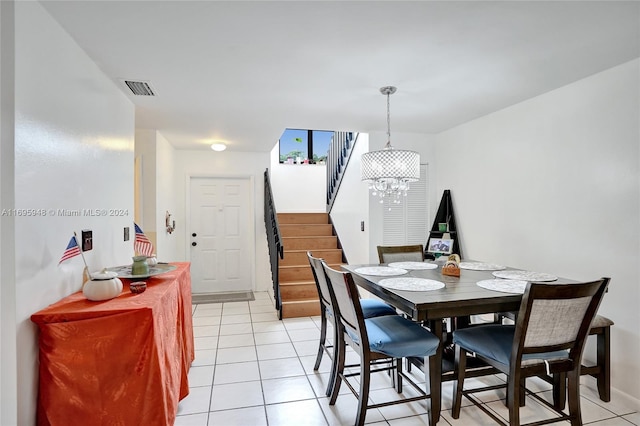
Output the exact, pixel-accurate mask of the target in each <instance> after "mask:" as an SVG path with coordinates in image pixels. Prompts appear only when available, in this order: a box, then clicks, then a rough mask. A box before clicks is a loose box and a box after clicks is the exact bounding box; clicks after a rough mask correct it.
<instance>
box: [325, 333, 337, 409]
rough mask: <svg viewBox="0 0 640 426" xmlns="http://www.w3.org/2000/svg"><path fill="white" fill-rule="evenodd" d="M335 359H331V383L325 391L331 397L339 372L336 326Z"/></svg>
mask: <svg viewBox="0 0 640 426" xmlns="http://www.w3.org/2000/svg"><path fill="white" fill-rule="evenodd" d="M332 328H333V357H331V372H330V373H329V383H328V384H327V390H326V391H325V395H327V396H330V395H331V393H332V391H333V387H334V386H335V385H336V376H337V374H338V373H337V371H338V367H337V364H338V355H337V353H338V336H339V335H338V327H337V325H336V324H334V325H333V327H332Z"/></svg>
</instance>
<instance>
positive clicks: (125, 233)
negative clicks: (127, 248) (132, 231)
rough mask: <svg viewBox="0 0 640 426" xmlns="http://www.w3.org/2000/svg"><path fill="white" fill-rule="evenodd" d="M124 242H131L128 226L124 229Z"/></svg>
mask: <svg viewBox="0 0 640 426" xmlns="http://www.w3.org/2000/svg"><path fill="white" fill-rule="evenodd" d="M124 240H125V241H129V227H128V226H125V227H124Z"/></svg>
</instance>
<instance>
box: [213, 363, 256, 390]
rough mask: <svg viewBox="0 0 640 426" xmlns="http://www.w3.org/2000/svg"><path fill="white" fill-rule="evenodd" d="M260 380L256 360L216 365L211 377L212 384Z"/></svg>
mask: <svg viewBox="0 0 640 426" xmlns="http://www.w3.org/2000/svg"><path fill="white" fill-rule="evenodd" d="M257 380H260V372H259V370H258V363H257V362H256V361H249V362H237V363H233V364H221V365H218V366H216V371H215V375H214V377H213V384H214V385H223V384H227V383H240V382H251V381H254V382H255V381H257Z"/></svg>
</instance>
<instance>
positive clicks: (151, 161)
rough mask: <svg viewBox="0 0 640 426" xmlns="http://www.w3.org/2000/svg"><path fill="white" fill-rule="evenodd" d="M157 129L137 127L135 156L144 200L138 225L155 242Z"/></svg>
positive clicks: (138, 215) (139, 213) (141, 194)
mask: <svg viewBox="0 0 640 426" xmlns="http://www.w3.org/2000/svg"><path fill="white" fill-rule="evenodd" d="M157 133H158V132H157V131H156V130H150V129H136V131H135V148H134V155H135V158H136V159H138V161H139V162H140V165H141V167H140V171H141V175H142V176H140V184H141V185H140V189H139V190H140V196H141V198H142V202H141V203H140V204H139V205H140V210H141V211H139V212H138V214H137V217H138V218H139V222H138V226H140V228H142V231H143V232H144V233H145V235H146V236H147V237H148V238H149V239H150V240H151V241H152V242H153V243H154V246H155V241H156V225H157V224H156V195H157V194H156V191H155V188H156V178H157V174H158V170H157V165H156V162H157V159H156V155H157V154H156V150H157V148H156V139H157Z"/></svg>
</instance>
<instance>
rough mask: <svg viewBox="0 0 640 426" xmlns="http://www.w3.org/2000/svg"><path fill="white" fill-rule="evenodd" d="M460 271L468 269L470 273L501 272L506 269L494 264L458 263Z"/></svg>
mask: <svg viewBox="0 0 640 426" xmlns="http://www.w3.org/2000/svg"><path fill="white" fill-rule="evenodd" d="M460 269H469V270H471V271H501V270H503V269H507V267H506V266H502V265H496V264H495V263H484V262H460Z"/></svg>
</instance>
